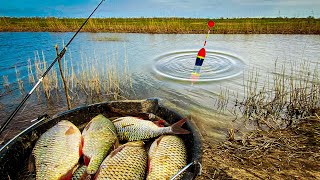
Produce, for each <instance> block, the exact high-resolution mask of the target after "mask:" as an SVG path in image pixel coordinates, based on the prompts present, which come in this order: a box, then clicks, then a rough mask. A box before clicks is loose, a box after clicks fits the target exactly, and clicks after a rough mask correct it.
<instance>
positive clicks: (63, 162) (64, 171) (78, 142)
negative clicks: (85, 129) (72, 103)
mask: <svg viewBox="0 0 320 180" xmlns="http://www.w3.org/2000/svg"><path fill="white" fill-rule="evenodd" d="M81 154H82V138H81V133H80V131H79V129H78V128H77V127H76V126H75V125H74V124H72V123H71V122H69V121H66V120H63V121H60V122H59V123H58V124H56V125H55V126H53V127H52V128H50V129H49V130H48V131H47V132H45V133H44V134H42V135H41V136H40V138H39V140H38V141H37V142H36V145H35V147H34V148H33V150H32V156H31V157H32V158H34V159H32V160H33V162H31V161H30V164H29V170H31V171H32V170H33V168H34V167H33V166H35V168H36V179H37V180H38V179H50V180H55V179H70V178H71V177H72V173H73V171H74V168H75V167H76V165H77V163H78V161H79V158H80V156H81ZM33 163H34V164H33Z"/></svg>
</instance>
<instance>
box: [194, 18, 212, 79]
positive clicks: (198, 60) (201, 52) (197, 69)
mask: <svg viewBox="0 0 320 180" xmlns="http://www.w3.org/2000/svg"><path fill="white" fill-rule="evenodd" d="M213 26H214V22H213V21H212V20H210V21H209V22H208V33H207V35H206V38H205V40H204V43H203V47H202V48H201V49H200V50H199V51H198V54H197V58H196V63H195V65H194V67H193V70H192V73H191V83H192V84H193V83H195V82H196V81H197V80H198V79H199V78H200V70H201V66H202V63H203V61H204V58H205V57H206V49H205V46H206V44H207V39H208V37H209V34H210V31H211V28H212V27H213Z"/></svg>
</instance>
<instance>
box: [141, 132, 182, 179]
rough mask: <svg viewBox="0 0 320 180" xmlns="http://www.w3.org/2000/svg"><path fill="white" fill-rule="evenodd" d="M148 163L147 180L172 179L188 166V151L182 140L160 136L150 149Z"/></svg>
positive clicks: (170, 136) (176, 137)
mask: <svg viewBox="0 0 320 180" xmlns="http://www.w3.org/2000/svg"><path fill="white" fill-rule="evenodd" d="M148 162H149V163H148V165H149V167H148V175H147V180H163V179H166V180H167V179H170V178H171V177H172V176H174V175H175V174H177V173H178V172H179V171H180V170H181V169H182V168H183V167H184V166H186V164H187V150H186V147H185V145H184V143H183V141H182V139H180V138H179V137H178V136H174V135H163V136H160V137H159V138H158V139H156V140H155V141H154V142H153V143H152V145H151V147H150V149H149V153H148ZM178 178H181V176H178Z"/></svg>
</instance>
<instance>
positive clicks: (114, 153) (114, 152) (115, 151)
mask: <svg viewBox="0 0 320 180" xmlns="http://www.w3.org/2000/svg"><path fill="white" fill-rule="evenodd" d="M124 147H125V145H122V146H120V147H118V148H117V149H115V150H113V151H112V152H111V153H110V158H112V157H113V156H115V155H116V154H117V153H118V152H120V151H122V149H123V148H124Z"/></svg>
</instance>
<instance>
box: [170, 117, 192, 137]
mask: <svg viewBox="0 0 320 180" xmlns="http://www.w3.org/2000/svg"><path fill="white" fill-rule="evenodd" d="M186 121H187V118H183V119H181V120H180V121H178V122H176V123H174V124H173V125H172V126H171V130H172V133H174V134H190V131H188V130H186V129H183V128H182V127H181V126H182V125H183V124H184V123H185V122H186Z"/></svg>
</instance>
